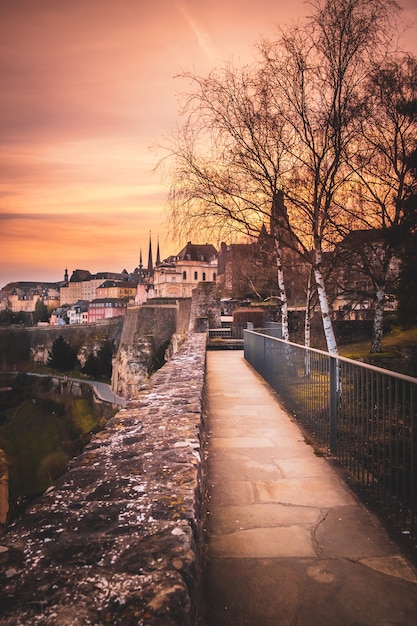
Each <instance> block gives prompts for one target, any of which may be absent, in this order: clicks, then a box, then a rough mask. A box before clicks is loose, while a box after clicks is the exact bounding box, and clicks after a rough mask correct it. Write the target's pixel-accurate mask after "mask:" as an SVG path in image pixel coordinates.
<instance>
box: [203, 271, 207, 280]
mask: <svg viewBox="0 0 417 626" xmlns="http://www.w3.org/2000/svg"><path fill="white" fill-rule="evenodd" d="M203 280H206V273H205V272H203Z"/></svg>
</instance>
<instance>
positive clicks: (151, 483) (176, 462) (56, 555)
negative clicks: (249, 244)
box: [0, 334, 206, 626]
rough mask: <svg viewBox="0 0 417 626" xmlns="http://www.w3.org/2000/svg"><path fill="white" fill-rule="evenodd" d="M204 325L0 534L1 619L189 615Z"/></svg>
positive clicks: (159, 624)
mask: <svg viewBox="0 0 417 626" xmlns="http://www.w3.org/2000/svg"><path fill="white" fill-rule="evenodd" d="M205 342H206V336H205V334H191V335H190V336H189V337H188V338H187V340H186V341H185V342H184V343H183V345H182V346H181V348H180V349H179V351H178V352H177V353H176V354H175V355H174V356H173V357H172V358H171V359H170V360H169V361H168V362H167V363H166V364H165V365H164V366H163V367H162V368H161V369H160V370H159V371H157V372H156V373H155V374H154V375H153V376H152V377H151V378H150V379H149V381H148V382H147V385H146V387H145V388H144V389H142V391H141V392H140V394H139V395H138V398H137V399H136V400H135V401H133V402H131V403H130V404H129V405H128V407H126V408H125V409H122V410H121V411H120V412H119V413H118V414H117V415H116V416H115V417H114V418H112V419H111V420H110V421H109V422H108V424H107V427H106V429H105V430H104V431H102V432H101V433H99V434H98V435H96V436H95V437H94V438H93V439H92V441H91V442H90V444H89V445H88V446H87V448H86V449H85V451H84V452H83V454H81V455H80V456H79V457H77V458H76V459H74V460H73V461H72V463H71V465H70V469H69V471H68V472H67V473H66V474H65V475H64V476H62V477H61V478H60V479H59V480H58V481H57V483H56V485H55V486H54V487H53V488H51V489H50V490H49V491H48V492H47V493H46V494H45V495H44V496H43V497H42V498H41V499H40V500H39V501H38V502H37V503H36V504H34V505H33V506H32V507H31V508H30V509H29V510H28V511H26V513H25V514H24V515H23V516H22V518H20V519H19V520H18V521H17V522H15V524H14V525H13V526H12V527H11V528H10V529H9V531H8V533H7V534H6V535H5V536H4V537H2V538H0V605H1V607H2V610H1V617H0V624H1V625H2V626H11V625H13V626H16V625H17V624H31V626H36V625H39V626H40V625H42V626H45V625H47V626H85V625H86V624H94V625H95V626H101V625H104V624H112V625H114V626H118V625H120V626H121V625H123V626H133V625H135V626H138V625H140V624H149V625H153V626H171V625H178V626H187V625H190V626H191V624H195V623H197V621H198V607H199V591H200V560H199V559H200V556H199V555H200V550H199V546H200V541H201V524H202V517H203V515H202V505H203V503H202V494H203V493H204V478H203V477H204V471H203V470H204V468H203V462H204V461H203V459H204V456H203V428H202V416H203V391H204V372H205Z"/></svg>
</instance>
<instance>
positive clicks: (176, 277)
mask: <svg viewBox="0 0 417 626" xmlns="http://www.w3.org/2000/svg"><path fill="white" fill-rule="evenodd" d="M216 278H217V251H216V248H215V247H214V246H212V245H211V244H204V245H201V244H192V243H191V242H190V241H189V242H188V243H187V245H186V246H185V247H184V248H183V249H182V250H181V251H180V252H179V253H178V255H177V256H172V257H169V258H168V259H166V260H165V261H162V263H159V265H157V266H156V267H155V268H154V276H153V297H154V298H191V294H192V290H193V289H195V288H196V287H197V285H198V283H200V282H206V281H207V282H216Z"/></svg>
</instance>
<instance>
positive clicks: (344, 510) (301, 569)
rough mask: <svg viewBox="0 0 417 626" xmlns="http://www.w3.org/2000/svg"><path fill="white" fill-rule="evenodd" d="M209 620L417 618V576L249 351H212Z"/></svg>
mask: <svg viewBox="0 0 417 626" xmlns="http://www.w3.org/2000/svg"><path fill="white" fill-rule="evenodd" d="M207 362H208V365H207V397H208V408H209V416H208V433H209V439H208V477H209V507H208V510H209V516H208V517H209V522H208V527H207V537H208V548H207V550H208V556H207V559H208V560H207V581H206V592H207V605H208V622H209V626H243V625H250V626H290V625H291V626H317V625H323V626H324V625H325V626H344V625H346V626H354V625H355V626H360V625H366V626H370V625H375V626H389V625H395V626H399V625H407V626H408V625H410V626H411V625H413V626H414V625H415V624H417V578H416V574H415V571H414V570H413V568H412V567H411V566H410V565H409V564H408V563H407V561H406V559H405V558H404V557H403V556H402V555H401V554H400V553H399V549H398V547H397V546H396V545H395V544H393V543H392V542H391V541H390V539H389V538H388V537H387V535H386V533H385V532H384V530H383V529H382V527H381V525H380V524H379V522H378V521H377V519H376V518H375V517H373V516H372V515H371V514H370V513H369V512H368V511H367V510H366V509H365V508H364V507H363V506H362V505H361V504H360V503H359V502H358V501H357V499H356V498H355V496H354V495H353V494H352V493H351V492H350V491H349V489H348V488H347V487H346V486H345V485H344V483H343V481H342V480H341V479H340V477H339V475H338V474H337V472H336V471H335V470H334V469H332V467H331V466H330V464H329V463H328V462H327V461H326V460H325V459H323V458H320V457H317V456H315V454H314V451H313V448H312V447H311V446H309V445H307V444H306V443H305V441H304V438H303V435H302V433H301V431H300V430H299V429H298V427H297V425H296V424H295V423H294V422H292V421H291V418H290V417H289V416H288V414H287V413H286V412H285V411H284V410H283V409H282V408H281V407H280V404H279V402H278V401H277V397H276V395H275V394H274V393H273V392H272V391H271V390H270V388H269V387H268V385H267V384H266V383H265V382H264V381H263V380H262V379H261V378H260V377H259V376H258V375H257V374H256V373H255V372H254V370H253V369H252V368H251V367H250V366H249V365H248V364H247V363H246V362H245V361H244V359H243V353H242V352H241V351H217V352H215V351H213V352H208V353H207Z"/></svg>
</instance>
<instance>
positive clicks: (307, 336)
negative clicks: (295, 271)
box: [304, 270, 312, 348]
mask: <svg viewBox="0 0 417 626" xmlns="http://www.w3.org/2000/svg"><path fill="white" fill-rule="evenodd" d="M311 274H312V270H310V272H309V273H308V283H307V293H306V314H305V318H304V345H305V347H306V348H309V347H310V345H311V296H312V289H311V278H312V276H311Z"/></svg>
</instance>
